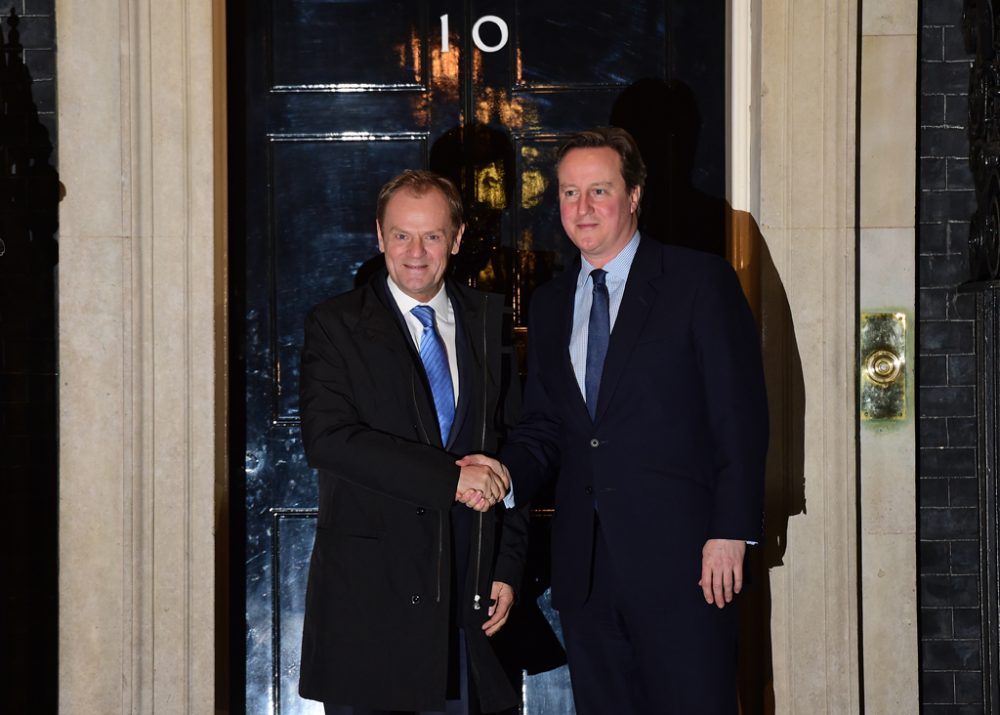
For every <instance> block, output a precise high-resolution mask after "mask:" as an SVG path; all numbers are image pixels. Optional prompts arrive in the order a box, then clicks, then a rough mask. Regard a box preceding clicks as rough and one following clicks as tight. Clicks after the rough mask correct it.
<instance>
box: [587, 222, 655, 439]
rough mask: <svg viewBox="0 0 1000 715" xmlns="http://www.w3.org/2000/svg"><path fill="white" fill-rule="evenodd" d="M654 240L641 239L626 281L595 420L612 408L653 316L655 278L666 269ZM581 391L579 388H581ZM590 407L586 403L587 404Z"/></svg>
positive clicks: (605, 359) (612, 335) (603, 373)
mask: <svg viewBox="0 0 1000 715" xmlns="http://www.w3.org/2000/svg"><path fill="white" fill-rule="evenodd" d="M655 248H656V246H655V245H654V244H653V239H649V238H645V239H640V241H639V247H638V249H637V251H636V254H635V258H634V259H633V260H632V266H631V268H630V269H629V274H628V281H627V282H626V283H625V294H624V295H623V296H622V303H621V306H620V307H619V308H618V317H617V318H616V319H615V327H614V329H612V331H611V340H610V342H609V343H608V354H607V356H606V357H605V358H604V371H603V372H602V373H601V388H600V392H599V393H598V398H597V413H596V418H595V421H599V420H600V419H601V416H602V415H603V414H604V412H605V411H606V410H607V408H608V404H610V402H611V398H612V396H613V395H614V392H615V386H616V385H617V384H618V379H619V378H620V377H621V375H622V372H623V371H624V370H625V368H626V366H627V365H628V358H629V355H631V354H632V349H633V346H634V345H635V342H636V340H637V339H638V338H639V335H640V334H641V333H642V328H643V326H644V325H645V324H646V319H647V318H648V317H649V311H650V309H651V308H652V306H653V302H654V297H655V295H656V287H655V286H654V285H653V279H655V278H656V277H657V276H658V275H660V273H661V272H662V266H661V265H660V260H659V257H658V254H657V252H656V251H655V250H653V249H655ZM577 392H579V390H578V391H577ZM584 409H586V404H585V405H584Z"/></svg>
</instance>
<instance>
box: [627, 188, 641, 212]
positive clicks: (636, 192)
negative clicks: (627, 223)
mask: <svg viewBox="0 0 1000 715" xmlns="http://www.w3.org/2000/svg"><path fill="white" fill-rule="evenodd" d="M630 193H631V195H630V196H629V213H632V214H634V213H635V212H636V211H638V210H639V202H640V201H641V200H642V189H641V188H640V187H638V186H633V187H632V191H631V192H630Z"/></svg>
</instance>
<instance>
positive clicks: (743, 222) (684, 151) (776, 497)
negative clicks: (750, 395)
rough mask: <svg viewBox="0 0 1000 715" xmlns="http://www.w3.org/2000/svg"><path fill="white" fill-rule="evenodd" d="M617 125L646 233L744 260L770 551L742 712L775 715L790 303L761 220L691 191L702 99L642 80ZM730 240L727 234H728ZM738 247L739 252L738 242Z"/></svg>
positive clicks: (795, 506) (799, 473)
mask: <svg viewBox="0 0 1000 715" xmlns="http://www.w3.org/2000/svg"><path fill="white" fill-rule="evenodd" d="M610 123H611V124H612V125H614V126H618V127H622V128H624V129H626V130H628V132H629V133H630V134H632V136H633V137H635V140H636V143H637V144H638V146H639V151H640V152H641V154H642V158H643V161H644V162H645V164H646V170H647V178H646V188H645V191H644V193H643V198H642V212H641V214H640V217H639V221H640V223H639V228H640V229H641V230H642V231H645V232H647V233H648V234H649V235H651V236H654V237H656V238H658V239H660V240H661V241H664V242H666V243H670V244H673V245H679V246H685V247H687V248H693V249H697V250H700V251H705V252H708V253H714V254H716V255H719V256H733V255H735V253H740V260H733V263H735V264H740V266H738V268H737V270H738V272H739V273H740V280H741V282H742V283H743V286H744V289H745V290H746V292H747V295H748V299H749V300H750V303H751V305H752V306H753V309H754V313H755V315H756V317H757V320H758V325H759V326H760V330H761V335H762V350H763V354H764V372H765V380H766V383H767V394H768V405H769V411H770V422H771V425H770V427H771V440H770V445H769V449H768V466H767V482H766V490H765V503H764V543H763V544H762V545H761V546H759V547H756V548H753V549H751V551H750V557H749V563H748V579H749V581H748V586H747V588H746V590H745V591H744V595H743V601H742V605H741V607H740V621H741V623H740V644H741V645H740V674H739V678H740V683H739V688H740V709H741V713H742V714H743V715H772V714H773V713H774V712H775V703H774V677H773V665H772V664H773V653H772V646H771V627H770V626H771V587H770V579H769V577H768V570H769V569H771V568H774V567H777V566H781V565H783V561H784V555H785V550H786V546H787V538H788V520H789V517H791V516H794V515H796V514H804V513H805V510H806V503H805V467H804V453H803V445H804V440H805V383H804V379H803V375H802V361H801V358H800V357H799V348H798V344H797V342H796V339H795V328H794V325H793V323H792V315H791V310H790V308H789V306H788V297H787V295H786V293H785V289H784V286H783V285H782V283H781V277H780V276H779V275H778V271H777V269H776V268H775V265H774V261H773V260H772V259H771V254H770V251H769V250H768V247H767V243H766V242H765V240H764V238H763V237H762V236H761V233H760V228H759V227H758V226H757V224H756V222H755V221H754V219H753V217H752V216H750V215H748V214H746V213H744V212H734V211H733V210H732V209H731V208H730V207H729V206H728V204H727V202H726V201H725V200H724V199H723V198H722V197H717V196H710V195H708V194H706V193H704V192H702V191H700V190H698V189H697V188H695V187H694V185H693V183H692V176H693V173H694V161H695V155H696V149H697V144H698V135H699V133H700V131H701V113H700V111H699V109H698V105H697V100H696V98H695V94H694V92H693V91H692V90H691V88H690V87H688V86H687V85H686V84H684V83H683V82H680V81H677V80H670V81H664V80H662V79H656V78H647V79H641V80H639V81H637V82H635V83H634V84H632V85H630V86H629V87H628V88H627V89H625V90H624V91H623V92H622V93H621V95H619V97H618V98H617V100H616V101H615V104H614V107H613V109H612V112H611V117H610ZM727 233H728V235H727ZM737 242H738V243H740V244H741V247H740V248H739V250H738V251H737V250H735V248H734V243H737Z"/></svg>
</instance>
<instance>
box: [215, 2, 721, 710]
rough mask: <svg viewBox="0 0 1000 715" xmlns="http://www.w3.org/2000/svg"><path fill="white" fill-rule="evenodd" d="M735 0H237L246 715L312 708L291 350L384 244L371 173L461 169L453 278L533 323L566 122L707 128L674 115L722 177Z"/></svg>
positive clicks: (564, 246)
mask: <svg viewBox="0 0 1000 715" xmlns="http://www.w3.org/2000/svg"><path fill="white" fill-rule="evenodd" d="M723 7H724V6H723V2H722V1H721V0H708V1H706V2H698V3H691V2H680V1H679V0H641V1H638V2H632V3H607V2H591V1H589V0H583V1H581V2H578V3H565V2H556V1H555V0H531V1H529V2H516V1H513V0H503V1H500V0H497V1H494V2H469V1H461V0H435V2H413V1H410V0H397V1H391V0H249V1H246V2H237V1H235V0H234V2H231V3H230V8H229V15H230V18H229V22H230V28H229V40H230V47H231V50H230V64H231V72H230V87H229V92H230V105H229V106H230V114H231V117H230V147H231V157H230V175H231V187H230V194H231V204H232V215H231V223H230V236H231V238H230V245H231V249H230V251H231V259H232V268H233V272H232V286H231V292H230V300H231V308H232V314H233V319H232V325H231V326H230V328H231V334H232V342H233V346H234V347H233V353H232V357H233V362H232V366H231V374H232V384H231V394H232V415H233V419H232V422H231V429H232V433H233V446H232V455H231V457H232V463H233V465H234V468H235V471H234V473H233V475H232V491H233V494H234V501H233V506H232V510H233V524H234V527H233V538H234V542H233V559H234V561H235V562H236V563H237V564H238V566H237V571H236V574H237V575H236V578H235V580H234V585H235V587H236V589H235V590H236V594H237V595H236V596H235V597H234V604H238V603H239V598H240V596H243V597H245V622H244V621H242V619H241V618H239V617H237V618H236V619H235V621H234V622H235V623H236V625H237V628H236V630H237V631H238V635H237V636H235V637H237V638H239V640H240V642H239V644H234V648H235V651H236V653H237V661H239V662H238V663H237V667H236V668H234V671H235V675H234V679H235V681H236V682H237V684H238V685H237V688H238V689H239V690H240V691H241V692H240V693H239V695H238V696H237V697H236V700H237V701H238V700H240V699H241V697H245V705H246V712H248V713H272V712H273V713H278V712H280V713H301V712H309V711H310V708H314V711H316V712H320V710H318V709H315V708H318V704H315V703H309V702H307V701H302V700H300V699H299V698H298V695H297V685H298V682H297V681H298V658H299V653H298V649H299V642H300V638H301V623H302V610H303V594H304V589H305V581H306V574H307V566H308V558H309V554H310V550H311V547H312V539H313V529H314V519H315V512H314V511H313V508H314V506H315V500H316V481H315V480H316V478H315V474H314V473H313V472H312V471H311V470H310V469H309V468H308V467H307V465H306V464H305V461H304V458H303V454H302V447H301V443H300V441H299V434H298V376H299V375H298V373H299V366H298V355H299V350H300V346H301V339H302V321H303V317H304V315H305V312H306V311H307V310H308V308H309V307H310V306H312V305H314V304H316V303H318V302H320V301H322V300H324V299H325V298H327V297H330V296H332V295H335V294H337V293H340V292H342V291H345V290H349V289H350V288H351V287H352V286H353V285H354V281H355V276H356V274H357V273H358V272H359V271H362V272H363V270H364V269H363V266H364V265H365V263H366V261H368V259H370V258H372V257H373V256H375V255H376V253H377V248H376V242H375V232H374V221H375V197H376V195H377V192H378V189H379V187H380V186H381V185H382V184H383V183H384V182H385V181H387V180H388V179H389V178H391V177H392V176H393V175H395V174H396V173H398V172H399V171H401V170H402V169H405V168H419V167H430V168H433V169H436V170H438V171H440V172H442V173H445V174H448V175H450V176H451V177H452V178H454V179H456V180H457V181H458V182H460V184H461V186H462V190H463V194H464V197H465V200H466V206H467V212H468V215H469V224H470V225H469V228H468V229H467V231H466V238H465V241H464V242H463V251H462V255H461V256H460V257H459V261H458V265H457V266H456V269H457V271H458V274H459V276H460V277H461V278H462V279H463V280H466V281H468V282H469V283H472V284H474V285H478V286H481V287H484V288H489V289H492V290H498V291H502V292H505V293H507V294H508V296H509V297H510V300H511V304H512V307H513V310H514V315H515V325H516V326H517V327H520V326H521V325H522V324H523V322H524V318H525V317H526V312H525V311H526V307H527V303H528V301H529V300H530V295H531V291H532V288H533V287H534V286H535V285H537V284H538V283H539V282H541V281H544V280H546V279H547V278H548V277H550V276H551V275H553V274H554V273H557V272H558V271H559V270H561V269H562V268H563V266H565V265H566V264H567V261H568V259H569V258H570V257H571V255H572V250H571V249H572V246H571V245H570V244H569V242H568V240H567V239H566V238H565V236H564V234H563V232H562V229H561V227H560V225H559V218H558V207H557V203H556V198H555V193H554V189H553V182H552V166H553V158H554V153H555V149H556V147H557V146H558V145H559V143H560V141H561V140H562V139H563V138H564V137H565V136H566V135H567V134H569V133H571V132H573V131H575V130H578V129H581V128H586V127H588V126H593V125H603V124H609V123H611V120H612V115H613V112H614V114H615V116H614V119H615V123H619V124H624V125H625V126H629V128H633V127H632V126H630V125H629V124H628V123H629V122H633V123H634V127H635V128H634V131H635V132H636V133H646V134H649V135H651V136H654V137H661V138H662V137H669V138H670V140H669V141H666V142H664V143H663V145H662V146H659V145H657V147H656V148H654V149H651V151H653V152H654V153H656V154H657V156H658V159H657V161H659V162H660V163H664V162H666V163H670V162H674V163H676V162H675V161H674V158H675V157H676V156H678V155H680V154H684V153H685V152H686V151H687V148H688V147H694V146H695V144H696V142H695V138H694V137H693V136H688V135H684V134H683V132H682V131H681V129H684V131H687V129H685V127H688V124H690V125H691V126H694V127H695V128H696V127H697V125H698V124H700V126H701V135H700V141H698V142H697V146H698V150H697V153H694V152H691V156H692V157H693V159H692V162H693V167H688V168H686V169H685V170H684V172H683V173H684V174H685V177H686V178H683V177H682V179H681V183H684V182H685V181H688V180H690V183H691V189H692V190H693V191H694V192H695V193H697V194H699V195H702V196H708V195H711V196H715V197H718V196H720V195H721V194H722V182H723V167H724V157H723V149H722V147H723V144H724V141H723V127H724V118H723V111H724V107H723V87H724V76H723V58H724V51H725V47H724V37H725V33H724V16H723ZM643 78H647V80H646V82H645V83H640V84H638V85H635V83H636V82H637V80H640V79H643ZM665 80H670V81H671V83H670V84H667V83H666V82H665ZM678 81H680V82H682V83H683V84H684V86H685V87H687V88H690V89H691V90H692V91H691V92H687V90H686V89H684V91H679V90H678V89H677V84H678ZM633 85H634V86H633ZM630 86H633V87H632V89H631V90H630V91H629V92H626V90H627V89H629V88H630ZM692 104H693V105H694V106H693V107H692V106H690V105H692ZM678 117H683V118H685V120H684V122H679V121H678ZM685 122H687V124H685ZM681 125H684V126H683V127H681ZM678 127H681V129H679V128H678ZM688 128H689V127H688ZM643 150H644V153H645V152H646V147H645V146H644V147H643ZM652 168H653V167H652V166H651V179H654V178H656V177H654V176H653V171H652ZM676 174H677V172H676V171H674V172H673V173H671V172H663V176H662V177H661V178H659V179H656V180H658V181H660V183H662V185H663V187H666V188H662V189H661V190H658V191H654V192H652V193H651V196H652V197H654V198H655V200H654V202H653V203H651V204H650V205H649V206H647V205H644V207H643V214H644V215H645V216H646V217H647V219H648V220H649V221H654V220H656V217H657V216H664V215H668V214H670V215H672V214H673V213H674V211H673V209H674V208H676V206H675V205H680V204H683V205H688V204H690V202H688V201H683V202H678V201H677V199H676V196H677V195H678V193H677V187H676V186H674V185H673V184H672V183H671V182H674V183H676V182H677V179H676V176H675V175H676ZM671 177H674V178H671ZM672 197H673V198H672ZM713 220H714V219H713ZM721 221H722V216H721V213H720V214H719V216H718V222H719V227H720V230H721V225H722V224H721ZM706 232H707V233H711V231H708V230H707V229H706ZM676 233H677V237H678V239H680V237H681V233H683V232H682V231H677V232H676ZM678 242H685V241H682V240H678ZM688 242H689V241H688ZM522 335H523V331H522ZM542 603H543V610H545V611H546V612H547V615H548V616H549V617H550V618H551V617H553V614H552V613H551V609H548V608H547V607H545V606H544V603H545V600H544V597H543V600H542ZM236 607H237V606H236V605H234V608H236ZM240 615H244V614H240ZM243 626H245V628H244V627H243ZM243 663H245V678H242V677H241V673H240V671H241V669H242V665H243ZM525 692H526V703H525V712H530V713H559V714H560V715H561V714H563V713H568V712H571V707H572V706H571V697H570V694H569V685H568V678H567V676H566V673H565V669H560V670H558V671H554V672H552V673H547V674H544V675H538V676H531V677H529V678H528V680H527V685H526V690H525ZM235 704H237V705H238V702H237V703H235Z"/></svg>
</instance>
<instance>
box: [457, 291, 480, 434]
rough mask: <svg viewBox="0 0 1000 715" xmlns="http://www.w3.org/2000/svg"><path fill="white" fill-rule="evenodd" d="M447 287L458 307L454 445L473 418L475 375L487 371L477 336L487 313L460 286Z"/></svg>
mask: <svg viewBox="0 0 1000 715" xmlns="http://www.w3.org/2000/svg"><path fill="white" fill-rule="evenodd" d="M447 291H448V298H449V300H451V305H452V308H453V309H454V311H455V324H456V325H455V327H456V330H455V353H456V355H455V357H456V359H457V360H458V404H457V405H456V406H455V421H454V422H453V423H452V425H451V434H450V435H449V436H448V445H447V446H448V448H451V446H452V445H453V444H454V442H455V438H456V437H457V436H458V433H459V431H460V430H461V427H462V425H463V424H465V420H467V419H469V418H470V411H471V409H472V405H473V404H474V400H475V393H473V385H476V384H477V382H476V379H475V377H476V375H480V374H482V372H483V359H484V356H483V355H482V354H481V346H480V344H479V341H478V339H477V338H478V336H479V335H481V334H482V330H483V321H484V320H486V315H485V310H484V307H483V306H482V305H477V304H476V303H475V302H474V301H471V300H469V299H468V296H466V295H463V294H462V293H461V292H460V291H459V289H458V288H457V287H455V286H453V285H451V284H450V283H449V284H447Z"/></svg>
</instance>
